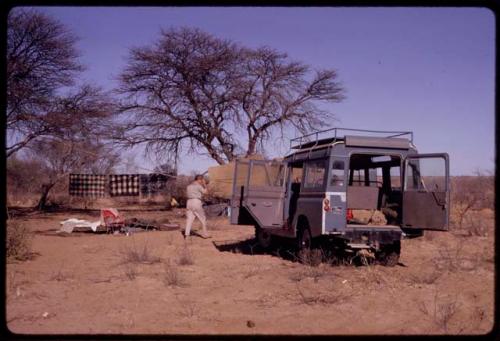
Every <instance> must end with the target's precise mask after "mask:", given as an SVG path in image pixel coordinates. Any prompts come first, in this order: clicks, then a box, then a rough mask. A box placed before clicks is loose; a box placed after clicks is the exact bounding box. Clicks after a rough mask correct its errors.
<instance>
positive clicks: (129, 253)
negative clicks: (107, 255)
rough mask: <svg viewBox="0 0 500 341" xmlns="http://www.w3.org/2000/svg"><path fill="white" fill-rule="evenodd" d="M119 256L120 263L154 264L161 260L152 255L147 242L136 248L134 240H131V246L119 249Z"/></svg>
mask: <svg viewBox="0 0 500 341" xmlns="http://www.w3.org/2000/svg"><path fill="white" fill-rule="evenodd" d="M120 254H121V256H122V263H142V264H154V263H159V262H161V258H160V257H158V256H156V255H154V254H153V253H152V251H151V250H150V248H149V246H148V243H147V242H144V244H143V245H142V246H137V245H136V243H135V239H133V244H132V246H129V245H128V246H123V247H122V248H121V249H120Z"/></svg>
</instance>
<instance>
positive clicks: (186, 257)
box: [177, 245, 194, 266]
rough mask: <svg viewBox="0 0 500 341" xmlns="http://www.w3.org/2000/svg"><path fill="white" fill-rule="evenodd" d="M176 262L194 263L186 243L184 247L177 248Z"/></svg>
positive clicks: (181, 263) (183, 263)
mask: <svg viewBox="0 0 500 341" xmlns="http://www.w3.org/2000/svg"><path fill="white" fill-rule="evenodd" d="M177 264H179V265H181V266H184V265H193V264H194V258H193V253H192V252H191V250H190V249H189V248H188V247H187V245H184V247H182V248H181V249H180V250H178V258H177Z"/></svg>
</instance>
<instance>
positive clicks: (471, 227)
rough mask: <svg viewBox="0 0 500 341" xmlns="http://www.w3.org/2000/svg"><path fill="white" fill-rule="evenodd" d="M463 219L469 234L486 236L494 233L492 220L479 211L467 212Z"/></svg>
mask: <svg viewBox="0 0 500 341" xmlns="http://www.w3.org/2000/svg"><path fill="white" fill-rule="evenodd" d="M464 220H465V227H466V230H467V234H468V235H469V236H477V237H488V235H493V233H494V230H493V222H492V221H489V219H487V218H485V217H484V216H483V215H482V214H481V212H469V213H468V214H467V215H466V216H465V218H464Z"/></svg>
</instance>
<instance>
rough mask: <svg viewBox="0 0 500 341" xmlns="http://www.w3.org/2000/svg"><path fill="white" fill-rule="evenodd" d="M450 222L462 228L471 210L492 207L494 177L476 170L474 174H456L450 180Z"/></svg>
mask: <svg viewBox="0 0 500 341" xmlns="http://www.w3.org/2000/svg"><path fill="white" fill-rule="evenodd" d="M451 186H452V189H451V209H452V214H451V218H452V223H453V225H455V227H456V228H458V229H462V228H463V224H464V222H465V218H466V216H467V214H468V213H469V212H470V211H472V210H478V209H482V208H490V209H493V208H494V195H495V194H494V177H493V176H491V175H489V174H484V173H482V172H479V171H477V172H476V176H457V177H453V178H452V180H451Z"/></svg>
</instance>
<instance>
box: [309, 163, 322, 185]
mask: <svg viewBox="0 0 500 341" xmlns="http://www.w3.org/2000/svg"><path fill="white" fill-rule="evenodd" d="M324 179H325V162H324V161H312V162H308V163H306V177H305V179H304V188H320V187H323V183H324Z"/></svg>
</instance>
